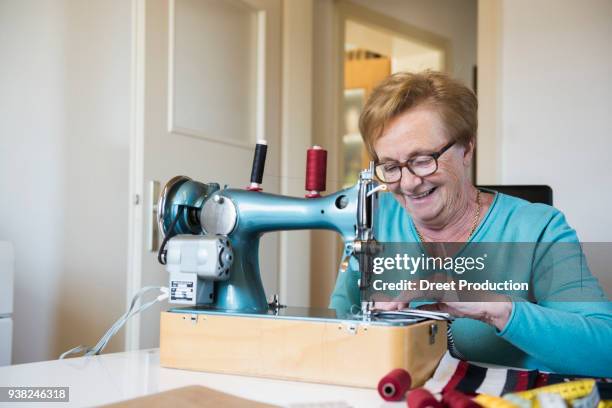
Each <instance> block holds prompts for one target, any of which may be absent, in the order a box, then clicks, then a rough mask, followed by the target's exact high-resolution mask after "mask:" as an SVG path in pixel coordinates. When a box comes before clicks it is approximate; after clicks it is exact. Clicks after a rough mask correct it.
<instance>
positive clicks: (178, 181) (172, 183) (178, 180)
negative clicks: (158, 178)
mask: <svg viewBox="0 0 612 408" xmlns="http://www.w3.org/2000/svg"><path fill="white" fill-rule="evenodd" d="M186 181H191V179H190V178H189V177H187V176H175V177H172V178H171V179H170V180H169V181H168V182H167V183H166V185H165V186H164V188H163V189H162V191H161V194H160V195H159V200H157V224H158V226H159V230H160V231H161V232H162V234H163V236H164V237H165V236H166V233H167V225H170V222H172V220H168V219H167V218H169V217H171V216H172V205H173V203H172V198H173V197H174V196H175V194H176V192H177V190H178V189H179V187H180V186H181V185H182V184H183V183H185V182H186Z"/></svg>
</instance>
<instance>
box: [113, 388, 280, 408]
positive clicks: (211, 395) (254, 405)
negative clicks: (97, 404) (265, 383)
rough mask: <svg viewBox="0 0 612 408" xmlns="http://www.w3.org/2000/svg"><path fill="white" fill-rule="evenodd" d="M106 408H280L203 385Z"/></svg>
mask: <svg viewBox="0 0 612 408" xmlns="http://www.w3.org/2000/svg"><path fill="white" fill-rule="evenodd" d="M104 406H105V407H117V408H119V407H120V408H145V407H147V408H148V407H151V408H157V407H160V408H161V407H164V408H166V407H181V408H191V407H194V408H195V407H204V408H206V407H211V408H212V407H214V408H217V407H228V408H242V407H246V408H278V407H277V406H276V405H269V404H264V403H262V402H257V401H252V400H248V399H244V398H240V397H236V396H233V395H230V394H226V393H224V392H220V391H215V390H213V389H210V388H207V387H203V386H201V385H190V386H188V387H182V388H176V389H174V390H170V391H164V392H160V393H158V394H152V395H147V396H144V397H140V398H135V399H131V400H127V401H122V402H117V403H114V404H109V405H104Z"/></svg>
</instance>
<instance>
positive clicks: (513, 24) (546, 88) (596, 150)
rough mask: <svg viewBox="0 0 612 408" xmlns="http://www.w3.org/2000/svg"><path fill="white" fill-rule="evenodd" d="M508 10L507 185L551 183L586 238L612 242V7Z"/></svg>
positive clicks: (570, 3)
mask: <svg viewBox="0 0 612 408" xmlns="http://www.w3.org/2000/svg"><path fill="white" fill-rule="evenodd" d="M502 4H503V6H502V48H501V53H502V73H503V74H502V81H501V94H502V101H501V103H502V105H501V114H502V148H501V151H502V180H501V181H502V182H503V183H504V184H523V183H525V184H539V183H542V184H548V185H550V186H551V187H552V189H553V191H554V198H555V206H557V207H558V208H559V209H561V210H562V211H564V212H565V213H566V215H567V217H568V219H569V222H570V223H571V224H572V225H573V226H574V227H575V228H576V229H577V231H578V233H579V235H580V237H581V239H582V240H584V241H612V213H611V212H610V203H612V161H611V160H610V153H611V152H612V97H611V95H612V46H611V44H610V41H611V40H612V2H610V1H609V0H589V1H588V2H577V1H574V0H538V1H535V2H534V1H529V0H511V1H504V2H503V3H502Z"/></svg>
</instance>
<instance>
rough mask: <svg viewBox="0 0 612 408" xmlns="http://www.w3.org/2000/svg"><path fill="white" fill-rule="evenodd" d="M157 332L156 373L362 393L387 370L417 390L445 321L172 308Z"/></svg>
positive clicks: (438, 351) (439, 346) (439, 348)
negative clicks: (406, 377) (400, 371)
mask: <svg viewBox="0 0 612 408" xmlns="http://www.w3.org/2000/svg"><path fill="white" fill-rule="evenodd" d="M160 329H161V330H160V331H161V333H160V364H161V366H162V367H168V368H179V369H186V370H196V371H209V372H217V373H226V374H238V375H249V376H256V377H268V378H278V379H284V380H294V381H307V382H316V383H326V384H338V385H348V386H356V387H367V388H375V387H376V385H377V383H378V381H379V380H380V378H381V377H382V376H384V375H385V374H387V373H388V372H389V371H391V370H392V369H394V368H404V369H406V370H407V371H408V372H409V373H410V375H411V376H412V386H413V387H417V386H420V385H422V384H423V383H424V382H425V381H426V380H427V379H429V377H430V376H431V375H432V373H433V371H434V369H435V368H436V366H437V365H438V362H439V360H440V358H441V357H442V355H443V354H444V352H445V351H446V322H442V321H431V320H426V321H413V322H398V321H382V320H373V321H371V322H363V321H362V320H355V319H352V318H350V317H349V318H340V317H336V316H335V312H334V311H333V310H331V309H308V308H283V309H279V311H277V312H276V313H274V312H273V311H271V312H269V313H268V314H248V313H232V312H224V311H219V310H212V309H206V308H201V307H189V308H176V309H171V310H170V311H168V312H162V314H161V324H160Z"/></svg>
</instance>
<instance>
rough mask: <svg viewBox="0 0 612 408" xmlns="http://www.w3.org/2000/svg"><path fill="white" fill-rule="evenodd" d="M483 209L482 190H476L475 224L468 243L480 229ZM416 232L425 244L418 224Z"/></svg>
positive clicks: (415, 228)
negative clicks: (479, 222) (479, 221)
mask: <svg viewBox="0 0 612 408" xmlns="http://www.w3.org/2000/svg"><path fill="white" fill-rule="evenodd" d="M481 209H482V202H481V201H480V190H476V214H475V215H474V222H473V223H472V229H471V230H470V235H468V237H467V241H469V240H470V238H471V237H472V235H473V234H474V232H475V231H476V228H478V220H479V219H480V211H481ZM414 230H415V231H416V233H417V235H418V236H419V240H421V242H425V239H423V235H421V231H419V229H418V228H417V227H416V224H415V225H414Z"/></svg>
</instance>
